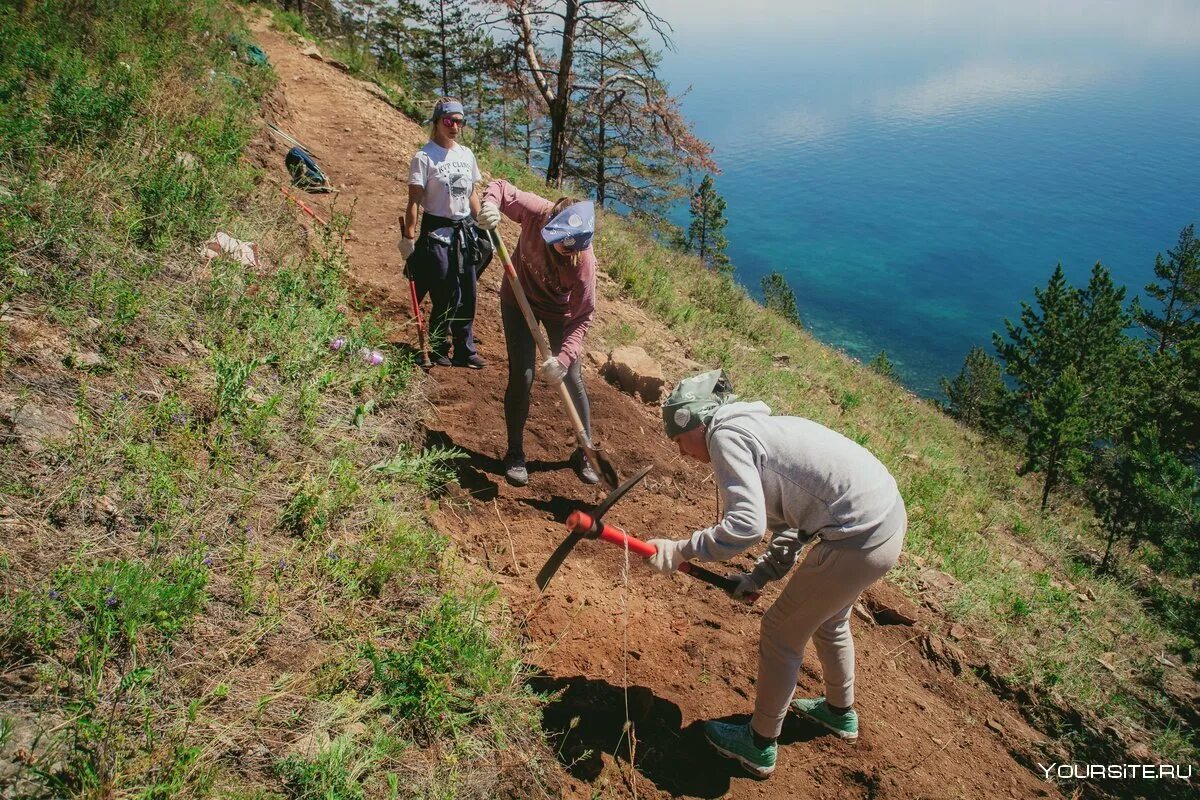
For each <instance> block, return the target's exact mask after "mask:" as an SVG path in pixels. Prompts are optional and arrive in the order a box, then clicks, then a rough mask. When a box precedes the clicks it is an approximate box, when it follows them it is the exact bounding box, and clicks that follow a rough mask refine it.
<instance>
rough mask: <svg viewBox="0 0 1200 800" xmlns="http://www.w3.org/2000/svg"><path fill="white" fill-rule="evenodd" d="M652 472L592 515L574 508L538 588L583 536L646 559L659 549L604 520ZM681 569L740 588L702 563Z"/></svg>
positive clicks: (752, 595) (752, 596) (749, 599)
mask: <svg viewBox="0 0 1200 800" xmlns="http://www.w3.org/2000/svg"><path fill="white" fill-rule="evenodd" d="M649 471H650V467H648V466H647V467H642V469H641V470H639V471H638V473H637V474H636V475H634V476H633V477H631V478H629V480H627V481H625V482H624V483H622V484H621V485H620V486H618V487H617V488H616V489H614V490H613V491H612V492H611V493H609V495H608V497H605V498H604V499H603V500H602V501H600V505H598V506H596V508H595V509H594V510H593V511H592V513H591V514H589V513H587V512H586V511H578V510H577V511H572V512H571V516H569V517H567V528H568V529H569V530H570V531H571V532H570V533H569V534H568V535H567V538H566V539H564V540H563V542H562V544H560V545H559V546H558V547H557V548H555V550H554V552H553V553H551V554H550V557H549V558H548V559H546V563H545V564H544V565H543V566H542V568H541V570H540V571H539V572H538V574H537V578H536V579H535V582H536V583H537V587H538V589H540V590H542V591H545V589H546V586H547V584H549V583H550V579H551V578H553V577H554V573H555V572H557V571H558V568H559V567H560V566H562V563H563V561H565V560H566V558H567V556H568V555H570V553H571V551H572V550H573V549H575V545H576V544H578V543H579V541H580V540H581V539H602V540H604V541H606V542H609V543H611V544H615V545H617V546H618V547H628V548H629V550H630V552H632V553H635V554H637V555H639V556H641V557H642V558H649V557H650V556H652V555H654V554H655V553H656V552H657V551H656V550H655V549H654V545H652V544H648V543H646V542H643V541H642V540H641V539H638V538H636V537H633V536H630V535H629V534H627V533H625V531H623V530H621V529H620V528H614V527H613V526H612V525H609V524H607V523H605V522H603V521H601V518H602V517H603V516H604V514H605V513H606V512H607V511H608V510H609V509H610V508H612V507H613V505H614V504H615V503H616V502H617V501H618V500H620V499H621V498H622V497H623V496H624V495H625V493H626V492H628V491H629V490H630V489H632V488H633V487H634V486H635V485H636V484H637V483H638V482H640V481H641V480H642V478H644V477H646V473H647V472H649ZM679 571H680V572H682V573H683V574H684V575H689V576H691V577H693V578H695V579H696V580H701V581H704V582H705V583H708V584H711V585H713V586H716V587H717V588H718V589H721V590H723V591H725V592H726V593H727V594H730V595H732V594H733V592H734V590H736V589H737V587H738V581H737V579H736V578H729V577H726V576H725V575H720V574H718V573H716V572H713V571H712V570H709V569H705V568H704V567H701V566H699V565H698V564H693V563H691V562H690V561H685V562H683V563H682V564H680V565H679ZM758 596H759V595H758V592H747V593H746V594H744V595H742V597H741V598H740V599H741V600H744V601H745V602H746V603H753V602H754V601H756V600H758Z"/></svg>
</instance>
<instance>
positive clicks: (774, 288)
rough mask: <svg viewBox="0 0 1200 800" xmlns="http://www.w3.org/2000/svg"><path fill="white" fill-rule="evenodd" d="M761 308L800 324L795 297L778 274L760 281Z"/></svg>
mask: <svg viewBox="0 0 1200 800" xmlns="http://www.w3.org/2000/svg"><path fill="white" fill-rule="evenodd" d="M762 291H763V306H764V307H765V308H769V309H770V310H772V311H774V312H775V313H776V314H778V315H779V316H781V317H783V318H784V319H786V320H787V321H788V322H791V323H792V324H793V325H799V324H800V312H799V311H798V310H797V308H796V295H795V293H794V292H793V291H792V287H791V286H789V285H788V282H787V279H786V278H784V277H783V274H782V273H780V272H772V273H771V274H770V275H766V276H764V277H763V279H762Z"/></svg>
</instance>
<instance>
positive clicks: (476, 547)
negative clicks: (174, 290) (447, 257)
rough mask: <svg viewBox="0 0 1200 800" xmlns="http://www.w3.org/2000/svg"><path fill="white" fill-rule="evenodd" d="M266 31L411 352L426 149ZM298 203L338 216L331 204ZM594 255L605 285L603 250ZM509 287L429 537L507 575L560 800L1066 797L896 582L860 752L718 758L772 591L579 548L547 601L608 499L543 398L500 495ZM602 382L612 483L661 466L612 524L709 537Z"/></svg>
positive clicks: (467, 391) (869, 668) (374, 102)
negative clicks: (769, 767) (405, 243)
mask: <svg viewBox="0 0 1200 800" xmlns="http://www.w3.org/2000/svg"><path fill="white" fill-rule="evenodd" d="M255 29H256V33H257V35H258V37H259V39H260V42H261V44H262V46H263V48H264V49H265V50H266V51H267V53H268V54H269V56H270V58H271V61H272V63H273V64H274V66H275V69H276V70H277V71H278V73H279V76H280V83H281V86H280V94H281V95H282V97H283V99H284V101H285V102H284V103H283V107H282V108H281V110H280V112H279V117H278V119H277V120H276V122H277V124H279V125H280V126H281V127H283V128H284V129H286V130H288V131H289V132H291V133H292V134H293V135H295V136H296V137H298V138H299V139H300V140H301V141H303V142H305V143H307V144H308V145H310V146H311V147H312V148H313V149H314V151H315V153H316V155H317V156H318V157H319V158H320V160H321V163H322V165H323V167H325V168H326V170H327V172H328V174H329V175H330V177H331V179H332V180H333V182H334V183H335V184H336V185H337V187H338V188H339V189H341V193H340V195H339V197H338V199H337V206H338V207H339V208H341V209H346V208H348V207H350V205H351V203H352V204H353V210H354V222H353V225H352V226H351V227H352V234H351V237H350V240H349V243H348V245H349V250H350V256H351V264H352V269H353V272H354V274H353V276H352V277H353V280H354V281H355V282H356V283H357V285H358V287H359V290H360V295H361V297H362V299H363V301H364V302H365V303H367V304H370V305H372V306H374V307H376V308H378V309H380V310H382V311H383V312H384V313H386V314H388V315H390V317H391V318H392V319H393V320H394V322H395V326H396V328H395V330H396V333H395V337H394V341H395V342H396V343H397V344H405V343H411V342H413V341H415V331H413V329H412V327H411V326H410V325H409V324H408V318H409V314H408V310H407V307H408V303H407V297H408V287H407V285H406V282H405V280H404V278H403V276H402V274H401V270H400V262H399V257H398V254H397V253H396V250H395V242H396V239H397V236H398V225H397V222H396V219H397V216H398V215H399V214H400V213H401V212H402V210H403V202H404V194H405V183H406V181H405V175H406V168H407V164H408V160H409V158H410V157H411V155H412V153H413V152H414V151H415V150H416V149H417V148H418V147H419V146H420V145H421V144H423V143H424V142H425V141H426V138H427V135H426V132H425V131H424V130H423V129H422V128H421V127H419V126H417V125H415V124H414V123H412V122H411V121H409V120H408V119H406V118H405V117H404V116H402V115H401V114H400V113H399V112H397V111H396V110H394V109H393V108H391V107H390V106H389V105H387V104H386V103H385V102H384V101H383V100H382V99H381V98H380V97H379V95H378V92H377V90H375V89H374V88H373V87H371V86H370V85H369V84H366V83H363V82H361V81H358V80H356V79H354V78H352V77H350V76H348V75H346V74H345V73H343V72H341V71H339V70H338V69H335V68H334V67H332V66H330V65H328V64H326V63H322V62H321V61H318V60H315V59H313V58H309V57H306V56H303V55H301V53H300V48H299V47H298V46H297V44H296V42H295V41H294V40H293V39H292V38H291V37H288V36H285V35H283V34H280V33H278V32H276V31H273V30H270V29H269V28H268V27H267V25H266V23H265V21H260V22H256V23H255ZM276 150H277V152H276V153H275V154H274V155H275V156H277V158H274V163H273V165H272V166H273V168H274V169H277V170H278V171H279V173H280V175H281V177H282V176H283V174H284V173H283V168H282V154H283V151H284V148H282V147H281V146H277V147H276ZM305 199H306V200H308V201H310V202H311V203H312V204H313V205H314V206H316V207H321V208H324V209H328V208H329V206H330V198H329V197H321V196H312V195H310V196H306V198H305ZM502 233H503V234H504V235H505V237H506V239H507V241H509V242H510V243H511V242H512V241H514V240H515V236H516V228H515V226H512V224H511V223H508V222H507V221H506V222H505V224H504V226H503V227H502ZM598 256H599V259H600V262H601V266H602V267H603V261H604V253H603V252H601V253H599V254H598ZM500 274H501V270H500V268H499V266H498V265H494V266H493V267H491V268H489V270H488V272H487V273H485V275H484V278H483V286H482V287H481V299H480V308H479V313H478V316H477V325H476V331H477V338H478V340H479V343H480V352H481V354H482V355H483V356H484V357H485V358H487V359H488V360H489V363H490V365H489V367H488V368H487V369H485V370H483V371H479V372H476V371H471V370H465V369H451V368H447V369H436V370H434V371H433V372H432V373H431V375H430V380H429V383H430V386H429V396H430V398H431V400H432V403H433V408H432V409H431V410H430V413H429V419H428V422H427V429H428V439H429V441H430V442H440V443H444V444H452V445H454V446H456V447H459V448H462V449H463V450H465V451H466V452H467V453H468V454H469V455H470V458H469V460H468V461H465V462H462V463H463V464H464V466H463V467H462V468H461V472H460V485H461V492H458V493H457V496H452V497H451V498H448V499H447V500H446V501H444V502H443V503H442V504H441V505H440V510H439V511H438V512H437V515H436V518H435V521H436V523H437V524H438V525H439V527H440V528H441V529H442V530H443V531H444V532H445V533H447V534H448V535H449V536H451V537H452V538H453V539H454V541H455V542H456V543H457V544H458V547H459V548H460V549H461V550H462V552H463V553H464V554H465V555H466V556H467V558H468V559H472V560H475V561H477V562H479V563H480V564H481V565H483V566H484V567H485V568H487V569H489V570H491V571H492V573H493V575H494V577H495V580H496V582H497V583H498V584H499V586H500V587H501V588H502V590H503V592H504V593H505V595H506V598H507V601H508V603H509V604H510V605H511V607H512V608H513V610H514V615H515V617H516V618H517V619H518V620H521V621H522V624H523V625H524V634H525V636H526V637H527V641H528V648H529V662H530V665H531V666H532V667H533V668H534V669H535V670H536V671H537V675H538V677H536V678H535V682H536V684H537V686H538V687H539V688H542V689H545V690H548V691H551V690H553V691H558V692H560V694H559V696H558V698H557V699H556V700H554V701H552V702H551V703H550V704H549V706H548V707H547V709H546V713H545V726H546V728H547V729H548V730H549V731H551V732H552V734H553V736H552V740H551V741H552V744H553V746H554V747H555V748H556V749H557V751H558V754H559V757H560V760H561V761H562V762H563V765H564V770H565V771H566V774H565V775H564V776H563V779H562V781H561V790H562V793H563V794H564V795H565V796H571V797H576V796H578V797H588V796H597V795H599V796H609V795H616V796H625V795H633V794H636V796H640V797H658V796H688V797H718V796H728V797H735V798H736V797H760V796H768V797H812V798H820V797H878V798H914V797H985V796H986V797H992V796H1002V797H1003V796H1009V797H1033V796H1058V795H1059V792H1058V790H1057V789H1056V787H1055V786H1054V785H1053V784H1050V783H1046V782H1044V781H1043V780H1042V778H1041V774H1040V772H1037V771H1036V768H1034V767H1032V760H1031V759H1032V758H1033V756H1032V753H1033V752H1034V751H1033V749H1032V747H1033V744H1034V743H1035V742H1036V741H1037V740H1038V739H1039V738H1040V737H1039V734H1038V733H1037V732H1036V731H1033V730H1032V729H1030V728H1029V727H1028V726H1027V725H1026V724H1025V723H1024V721H1023V720H1022V718H1021V716H1020V714H1019V713H1018V711H1017V710H1016V709H1015V708H1013V707H1011V706H1009V705H1007V704H1006V703H1004V702H1002V701H1000V700H999V699H997V697H996V696H994V695H993V694H992V693H991V692H989V691H988V690H987V689H986V687H984V686H983V685H982V684H980V683H979V682H978V681H974V680H973V679H970V678H968V677H966V676H956V675H955V674H954V672H953V671H952V670H951V668H950V667H948V666H947V665H946V664H947V659H945V658H939V657H938V655H937V650H938V648H937V647H933V648H931V647H929V646H928V642H929V639H928V637H927V635H926V633H925V631H924V625H923V623H922V620H923V621H926V622H927V621H929V619H930V617H929V615H930V614H931V613H932V612H930V611H928V610H927V609H920V610H917V609H915V608H913V607H912V605H911V604H909V603H908V602H907V601H906V600H905V599H904V598H903V597H902V596H901V595H900V593H899V591H898V590H896V589H894V588H892V587H890V586H887V585H882V586H877V587H875V588H874V589H873V590H872V591H871V598H870V599H871V600H872V601H873V602H874V603H875V604H876V605H880V604H882V605H885V606H892V607H897V606H898V607H903V608H906V609H907V610H908V611H909V612H910V613H913V614H915V615H916V616H917V617H918V620H919V621H918V623H917V624H916V625H915V626H913V625H906V624H896V625H884V624H877V623H872V622H871V621H869V620H867V621H864V620H863V619H860V618H858V617H856V618H855V620H854V625H855V628H856V630H855V637H856V643H857V647H858V687H859V706H858V707H859V713H860V715H861V718H862V720H863V735H862V737H861V738H860V740H859V741H858V742H857V744H846V743H842V742H840V741H838V740H836V739H834V738H833V737H829V736H821V735H819V731H818V730H816V729H814V728H813V727H811V726H808V725H805V724H803V723H801V722H799V721H798V720H795V719H792V720H789V722H788V724H787V726H786V727H785V729H784V736H783V739H782V745H783V746H782V750H781V764H780V767H779V769H778V770H777V771H776V773H775V775H774V776H773V777H772V778H771V779H770V780H769V781H766V782H758V781H754V780H751V779H749V778H747V777H744V776H743V775H742V773H741V772H740V771H739V770H738V769H737V768H736V766H735V765H733V764H732V763H731V762H728V761H725V760H723V759H721V758H719V757H718V756H717V755H716V754H715V753H714V751H712V750H711V749H710V748H709V747H708V746H707V745H706V743H705V742H704V740H703V736H702V733H701V730H700V724H701V723H702V722H703V721H704V720H706V719H710V718H726V717H730V716H734V715H740V714H745V713H748V712H749V710H750V707H751V703H752V698H753V695H754V676H755V664H756V648H757V638H758V624H759V617H760V616H761V614H762V611H763V609H764V608H766V607H767V606H768V605H769V603H770V601H771V599H772V597H773V595H774V593H775V592H776V591H777V587H776V588H775V589H768V592H767V595H766V596H765V597H764V598H763V599H762V600H761V601H760V602H759V604H758V605H757V606H756V607H754V608H747V607H744V606H741V605H739V604H737V603H735V602H734V601H732V600H731V599H729V598H728V597H726V596H725V595H723V594H721V593H719V592H717V591H714V590H711V589H709V588H707V587H706V586H704V585H702V584H699V583H696V582H694V581H691V580H689V579H688V578H686V577H683V576H677V577H674V578H672V579H663V578H659V577H658V576H656V575H654V574H652V573H651V571H650V570H648V569H647V568H646V567H645V566H644V565H643V564H640V563H632V564H630V565H629V567H628V571H626V564H625V558H624V554H623V553H621V552H619V551H617V550H616V549H614V548H611V547H608V546H606V545H603V544H601V543H598V542H584V543H581V544H580V545H579V547H578V548H577V549H576V552H575V553H574V554H573V555H572V556H571V558H570V559H568V561H567V563H566V564H565V565H564V566H563V568H562V569H561V570H560V572H559V574H558V576H557V577H556V579H555V581H554V583H553V584H551V586H550V588H549V591H548V592H547V593H546V594H545V595H544V596H542V597H539V594H538V591H537V589H536V587H535V586H534V585H533V576H534V574H535V573H536V571H537V569H538V567H539V566H540V565H541V563H542V562H543V561H544V560H545V558H546V556H547V555H548V554H549V553H550V551H551V550H553V548H554V547H555V546H556V545H557V544H558V542H559V541H561V539H562V538H563V536H564V534H565V528H564V526H563V524H562V521H563V520H564V519H565V518H566V516H567V514H568V513H570V511H571V510H572V509H574V508H577V507H585V506H588V505H590V504H592V503H595V502H596V501H598V500H599V499H600V497H601V496H602V491H601V490H600V489H598V488H594V487H586V486H583V485H582V484H580V483H579V481H578V480H577V479H576V478H575V476H574V474H573V473H572V472H571V470H570V468H569V467H568V465H567V462H566V459H567V457H568V456H569V454H570V450H571V436H570V431H569V428H568V425H567V424H566V423H565V422H564V421H563V419H562V415H561V413H560V410H559V407H558V401H557V397H556V396H555V395H554V394H552V393H551V392H549V391H547V390H546V389H545V388H543V387H541V386H538V387H537V388H535V393H534V394H535V396H534V403H533V408H532V413H531V418H530V421H529V425H528V429H527V453H528V456H529V458H530V459H531V463H530V472H531V480H530V484H529V486H527V487H525V488H520V489H517V488H513V487H510V486H508V485H507V484H506V483H505V481H504V479H503V474H502V469H501V466H500V461H499V459H500V458H501V456H502V454H503V451H504V424H503V408H502V397H503V392H504V384H505V378H506V376H505V361H504V343H503V338H502V333H501V329H500V320H499V299H498V295H497V290H498V287H499V279H500ZM619 305H620V303H619V301H617V302H613V301H609V302H607V303H605V304H604V305H602V307H601V308H600V312H599V315H600V321H603V320H604V318H605V317H609V316H610V315H613V314H620V313H636V312H632V311H628V310H627V311H626V312H622V311H621V309H620V308H619ZM587 378H588V379H589V384H588V386H589V393H590V396H591V398H592V404H593V405H592V407H593V415H594V420H595V421H594V426H595V430H596V438H597V440H598V441H599V442H600V443H601V444H603V445H604V446H606V448H607V450H608V452H609V453H610V455H611V456H612V458H613V460H614V462H615V463H616V464H617V466H618V469H620V470H621V472H622V474H625V475H627V474H630V473H632V472H633V471H635V470H636V469H638V468H639V467H641V466H643V465H645V464H652V465H654V469H653V471H652V472H651V473H650V476H649V477H648V478H647V479H646V481H645V482H644V484H643V485H642V486H641V487H639V488H638V489H636V490H635V491H633V492H631V493H630V495H628V496H627V497H626V498H625V499H624V500H623V501H622V502H621V503H620V504H618V506H617V507H616V508H615V509H614V510H613V511H612V512H611V514H610V515H609V519H610V521H611V522H612V523H613V524H615V525H618V526H620V527H622V528H624V529H626V530H628V531H630V532H631V533H634V534H635V535H639V536H641V537H643V538H648V537H652V536H673V537H677V536H682V535H684V534H686V533H688V532H690V531H692V530H694V529H696V528H698V527H702V526H706V525H708V524H711V522H712V520H713V518H714V516H715V514H716V501H715V496H714V487H713V484H712V479H711V475H710V473H709V472H708V471H707V470H706V469H704V468H701V467H700V466H698V465H694V464H690V463H685V462H683V461H681V460H680V458H679V456H678V454H677V452H675V450H674V448H673V447H672V446H671V444H670V442H668V441H667V440H666V439H664V438H663V437H662V435H661V434H660V432H659V426H658V421H657V419H658V418H657V409H654V408H649V407H646V406H644V405H641V404H640V403H638V402H637V401H636V400H634V399H632V398H630V397H628V396H626V395H623V394H621V393H620V392H618V391H617V390H615V389H614V388H613V387H611V386H609V385H608V384H606V383H605V382H604V381H603V380H602V379H600V378H599V377H598V376H597V375H596V374H595V373H594V372H593V371H589V372H588V374H587ZM633 560H634V561H637V559H636V557H634V559H633ZM725 569H727V570H730V569H731V568H730V567H725ZM936 641H940V640H936ZM819 669H820V668H819V665H818V664H817V662H816V659H815V657H811V658H809V659H808V661H807V662H806V665H805V671H804V674H803V675H802V678H801V681H800V687H799V691H800V692H801V693H804V694H817V693H820V692H821V682H820V677H819ZM626 719H628V720H630V721H631V722H632V723H633V724H632V727H631V728H630V729H629V730H630V732H631V736H630V737H624V736H623V730H624V728H625V723H626ZM630 738H632V740H633V742H634V747H633V748H631V747H630V746H629V745H630ZM1031 770H1032V771H1031Z"/></svg>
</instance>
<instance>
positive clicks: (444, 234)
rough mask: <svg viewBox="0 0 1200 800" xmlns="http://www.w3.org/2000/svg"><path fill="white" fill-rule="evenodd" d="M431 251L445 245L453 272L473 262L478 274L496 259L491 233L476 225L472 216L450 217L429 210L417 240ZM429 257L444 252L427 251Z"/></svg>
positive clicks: (450, 268) (422, 221) (462, 270)
mask: <svg viewBox="0 0 1200 800" xmlns="http://www.w3.org/2000/svg"><path fill="white" fill-rule="evenodd" d="M422 247H424V248H427V251H432V250H433V249H434V248H439V249H440V248H445V258H446V261H447V262H448V265H449V272H450V273H451V274H455V275H460V274H462V273H463V272H464V271H465V270H466V268H467V267H468V266H469V267H471V268H473V269H474V271H475V276H476V277H478V276H479V275H480V274H482V273H483V271H484V269H486V268H487V265H488V264H489V263H490V262H491V260H492V253H493V248H492V242H491V239H490V238H489V237H488V235H487V233H486V232H484V231H481V230H480V229H479V228H477V227H476V226H475V222H474V220H472V219H471V218H470V217H463V218H462V219H457V220H456V219H450V218H448V217H439V216H437V215H436V214H430V213H428V212H426V213H425V214H424V215H422V217H421V236H420V239H419V241H418V244H417V248H418V250H420V249H421V248H422ZM422 255H424V256H426V257H433V258H437V257H438V255H440V254H435V253H434V252H426V253H424V254H422Z"/></svg>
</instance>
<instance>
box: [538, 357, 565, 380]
mask: <svg viewBox="0 0 1200 800" xmlns="http://www.w3.org/2000/svg"><path fill="white" fill-rule="evenodd" d="M538 374H539V375H541V376H542V380H544V381H545V382H546V383H548V384H550V385H551V386H558V385H559V384H560V383H562V382H563V378H565V377H567V368H566V367H564V366H563V365H562V362H561V361H559V360H558V359H557V358H555V357H554V356H550V358H547V359H546V360H545V361H543V362H542V364H541V366H540V367H538Z"/></svg>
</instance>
